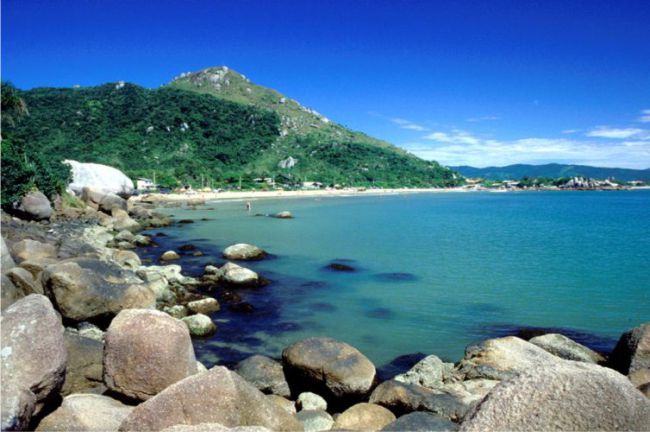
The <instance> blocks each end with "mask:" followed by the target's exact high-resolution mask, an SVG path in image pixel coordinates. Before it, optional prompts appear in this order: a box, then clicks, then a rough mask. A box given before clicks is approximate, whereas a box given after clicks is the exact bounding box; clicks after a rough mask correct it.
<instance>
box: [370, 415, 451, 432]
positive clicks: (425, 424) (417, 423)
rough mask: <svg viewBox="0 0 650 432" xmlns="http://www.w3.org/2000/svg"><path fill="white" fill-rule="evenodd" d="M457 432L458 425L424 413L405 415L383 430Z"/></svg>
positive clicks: (394, 431) (388, 431)
mask: <svg viewBox="0 0 650 432" xmlns="http://www.w3.org/2000/svg"><path fill="white" fill-rule="evenodd" d="M457 430H458V425H457V424H456V423H454V422H452V421H449V420H447V419H444V418H441V417H438V416H436V415H433V414H431V413H427V412H424V411H415V412H412V413H408V414H404V415H403V416H401V417H400V418H398V419H397V420H395V421H394V422H392V423H390V424H387V425H386V426H385V427H384V428H383V429H382V431H385V432H402V431H409V432H432V431H449V432H452V431H457Z"/></svg>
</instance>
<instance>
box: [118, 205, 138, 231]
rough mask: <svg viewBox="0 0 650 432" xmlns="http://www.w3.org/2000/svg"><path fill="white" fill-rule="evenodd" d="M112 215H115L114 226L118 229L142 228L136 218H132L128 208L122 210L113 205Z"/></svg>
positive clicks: (133, 229)
mask: <svg viewBox="0 0 650 432" xmlns="http://www.w3.org/2000/svg"><path fill="white" fill-rule="evenodd" d="M111 216H112V217H113V228H114V229H115V230H116V231H122V230H128V231H138V230H140V229H141V228H142V227H141V226H140V224H139V223H138V222H137V221H136V220H134V219H131V216H129V214H128V213H127V212H126V210H122V209H121V208H117V207H113V210H111Z"/></svg>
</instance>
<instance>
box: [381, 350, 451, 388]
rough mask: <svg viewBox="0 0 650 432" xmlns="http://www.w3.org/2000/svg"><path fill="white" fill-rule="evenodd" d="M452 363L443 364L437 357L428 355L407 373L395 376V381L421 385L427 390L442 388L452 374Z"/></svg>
mask: <svg viewBox="0 0 650 432" xmlns="http://www.w3.org/2000/svg"><path fill="white" fill-rule="evenodd" d="M453 368H454V365H453V363H445V362H443V361H442V360H440V358H439V357H438V356H435V355H430V356H427V357H425V358H423V359H422V360H420V361H419V362H418V363H416V364H415V366H413V367H412V368H411V369H410V370H409V371H407V372H405V373H403V374H399V375H397V376H396V377H395V378H394V379H395V380H396V381H400V382H404V383H407V384H416V385H421V386H422V387H428V388H442V387H443V386H444V381H445V380H446V379H448V378H449V377H450V376H452V374H453Z"/></svg>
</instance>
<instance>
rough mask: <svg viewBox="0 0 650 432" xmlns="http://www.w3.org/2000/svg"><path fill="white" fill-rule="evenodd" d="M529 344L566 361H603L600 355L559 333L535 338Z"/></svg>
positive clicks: (603, 358)
mask: <svg viewBox="0 0 650 432" xmlns="http://www.w3.org/2000/svg"><path fill="white" fill-rule="evenodd" d="M529 342H530V343H532V344H533V345H537V346H538V347H540V348H542V349H543V350H545V351H548V352H550V353H551V354H555V355H556V356H558V357H560V358H563V359H566V360H575V361H582V362H587V363H603V362H604V361H605V357H603V356H602V355H600V354H598V353H597V352H595V351H592V350H590V349H589V348H587V347H586V346H584V345H580V344H579V343H577V342H574V341H573V340H571V339H569V338H568V337H566V336H564V335H561V334H559V333H548V334H545V335H542V336H537V337H534V338H532V339H530V340H529Z"/></svg>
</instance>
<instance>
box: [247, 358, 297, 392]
mask: <svg viewBox="0 0 650 432" xmlns="http://www.w3.org/2000/svg"><path fill="white" fill-rule="evenodd" d="M235 372H237V373H238V374H239V375H241V376H242V377H243V378H244V379H245V380H246V381H248V382H249V383H251V384H253V385H254V386H255V387H256V388H257V389H258V390H260V391H261V392H262V393H267V394H275V395H278V396H285V397H289V396H291V392H290V391H289V384H288V383H287V380H286V378H285V377H284V371H283V369H282V365H281V364H280V363H278V362H277V361H275V360H273V359H271V358H269V357H266V356H262V355H254V356H251V357H248V358H247V359H246V360H242V361H241V362H239V363H238V364H237V366H236V367H235Z"/></svg>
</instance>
